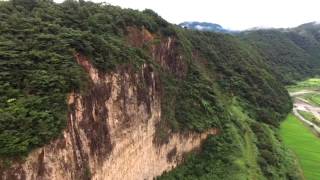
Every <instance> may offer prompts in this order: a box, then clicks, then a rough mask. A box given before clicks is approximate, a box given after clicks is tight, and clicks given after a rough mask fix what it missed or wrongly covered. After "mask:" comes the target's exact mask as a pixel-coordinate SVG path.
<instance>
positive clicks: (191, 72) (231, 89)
mask: <svg viewBox="0 0 320 180" xmlns="http://www.w3.org/2000/svg"><path fill="white" fill-rule="evenodd" d="M0 27H1V28H0V63H1V66H0V92H1V93H0V94H1V96H0V157H1V158H2V159H10V158H17V157H25V156H26V155H27V154H28V153H29V152H30V151H31V150H32V149H34V148H36V147H40V146H43V145H44V144H46V143H48V142H49V141H50V140H52V139H54V138H56V137H58V136H59V135H61V132H62V130H63V129H64V128H65V126H66V120H67V111H68V107H67V105H66V97H67V94H68V93H70V92H72V91H76V92H81V93H86V88H87V87H88V86H90V83H91V82H90V81H89V80H88V77H87V75H86V73H85V72H84V71H83V69H82V68H81V67H80V66H79V65H78V64H77V63H76V61H75V59H74V54H75V53H82V54H83V55H85V56H87V57H89V59H90V60H91V62H92V63H93V65H94V66H95V67H96V68H98V69H99V70H100V71H101V72H103V73H107V72H111V71H114V70H115V69H116V68H117V67H118V66H119V65H127V66H131V67H133V68H134V69H135V70H139V68H140V67H141V65H142V64H144V63H147V64H149V65H150V66H152V67H153V68H154V69H155V71H156V72H157V73H158V74H159V76H160V81H161V84H162V86H161V87H162V91H163V93H162V104H161V109H162V111H163V112H162V114H163V116H162V119H161V123H160V125H159V127H157V128H158V129H157V136H159V139H160V140H165V139H166V137H168V135H169V133H171V132H172V131H174V132H182V131H197V132H202V131H205V130H206V129H208V128H211V127H217V128H219V129H220V130H221V134H220V135H218V136H214V137H209V138H208V139H207V140H206V142H205V144H204V145H203V148H202V151H200V153H196V154H190V155H189V156H188V157H187V158H186V160H185V163H184V164H183V165H181V166H179V167H178V168H176V169H175V170H173V171H172V172H169V173H166V174H164V175H163V176H161V177H160V179H215V178H216V179H220V178H225V179H250V178H253V179H300V178H301V175H300V174H299V170H297V168H298V167H297V166H296V164H295V160H294V158H293V156H292V154H291V153H290V152H288V150H287V149H286V148H285V147H283V145H282V144H281V140H280V138H279V135H278V127H279V123H280V121H281V120H282V119H284V118H285V117H286V115H287V114H288V112H290V111H291V108H292V103H291V99H290V97H289V95H288V92H287V91H286V89H285V88H284V86H283V83H292V82H294V81H295V80H298V79H302V78H305V77H307V76H311V75H314V74H316V73H317V72H318V71H317V70H318V69H317V66H316V65H317V62H316V61H315V57H317V56H318V54H317V51H316V50H315V48H317V47H318V46H317V44H312V45H310V46H308V44H309V42H311V41H312V42H317V43H318V39H319V36H317V38H318V39H317V40H314V38H315V37H314V36H313V35H312V40H310V39H299V38H300V36H297V35H296V34H297V33H296V32H293V31H292V32H291V33H283V32H278V31H269V30H266V31H255V32H247V33H244V34H241V35H237V36H232V35H224V34H217V33H212V32H197V31H192V30H186V29H182V28H180V27H178V26H175V25H172V24H170V23H168V22H166V21H165V20H164V19H162V18H161V17H159V16H158V15H157V14H156V13H155V12H153V11H152V10H144V11H142V12H139V11H135V10H131V9H121V8H119V7H115V6H111V5H107V4H103V3H102V4H97V3H92V2H85V1H82V0H80V1H74V0H66V1H65V2H63V3H61V4H57V3H54V2H53V1H51V0H11V1H5V2H2V1H1V2H0ZM128 27H135V28H137V29H140V30H142V29H146V30H147V31H149V32H151V33H153V34H156V35H157V36H158V37H159V39H165V38H167V37H171V38H174V39H175V40H176V46H177V48H176V51H177V52H176V53H177V54H178V55H181V56H182V57H184V58H183V64H184V65H185V66H186V67H187V71H186V72H185V74H184V75H183V76H178V75H177V74H176V73H174V72H171V71H169V70H168V69H166V68H163V67H161V66H160V64H157V62H156V61H154V59H152V56H151V55H150V52H149V48H148V47H143V48H137V47H133V46H131V45H130V44H129V43H127V41H126V38H127V35H128V30H127V28H128ZM296 31H298V29H297V30H296ZM311 32H313V31H311V30H310V34H311ZM239 36H240V37H239ZM310 37H311V35H310ZM154 43H156V42H154ZM288 44H289V46H288ZM146 46H148V45H146ZM173 60H174V59H173ZM275 67H276V68H275ZM163 142H165V141H162V143H163Z"/></svg>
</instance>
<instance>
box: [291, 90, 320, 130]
mask: <svg viewBox="0 0 320 180" xmlns="http://www.w3.org/2000/svg"><path fill="white" fill-rule="evenodd" d="M308 93H319V92H316V91H309V90H302V91H298V92H294V93H290V96H291V97H293V98H294V99H293V100H294V103H293V114H294V115H295V116H297V117H298V118H299V119H300V120H301V121H302V122H303V123H305V124H307V125H309V126H310V127H311V128H312V129H313V130H314V131H315V132H316V133H317V134H320V127H319V126H317V125H316V124H314V123H313V122H311V121H309V120H307V119H305V118H304V117H303V116H302V115H301V114H300V113H299V110H301V111H306V112H310V113H312V114H313V115H314V116H315V117H316V118H317V119H319V120H320V107H318V106H314V105H312V104H311V103H309V102H308V101H307V100H305V99H303V98H302V97H300V96H301V95H303V94H308Z"/></svg>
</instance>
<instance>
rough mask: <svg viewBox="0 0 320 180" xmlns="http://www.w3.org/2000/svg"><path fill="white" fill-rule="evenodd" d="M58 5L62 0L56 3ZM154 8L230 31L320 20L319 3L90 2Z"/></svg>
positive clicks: (213, 0) (212, 0)
mask: <svg viewBox="0 0 320 180" xmlns="http://www.w3.org/2000/svg"><path fill="white" fill-rule="evenodd" d="M55 1H57V2H61V1H62V0H55ZM92 1H95V2H107V3H110V4H113V5H119V6H121V7H126V8H133V9H139V10H143V9H145V8H149V9H153V10H154V11H156V12H157V13H158V14H159V15H161V16H162V17H163V18H165V19H166V20H168V21H169V22H171V23H176V24H178V23H181V22H183V21H207V22H212V23H217V24H221V25H222V26H223V27H226V28H231V29H238V30H242V29H247V28H252V27H276V28H279V27H284V28H286V27H293V26H297V25H299V24H303V23H306V22H312V21H320V11H319V7H320V1H319V0H187V1H178V0H176V1H175V0H161V1H160V0H92Z"/></svg>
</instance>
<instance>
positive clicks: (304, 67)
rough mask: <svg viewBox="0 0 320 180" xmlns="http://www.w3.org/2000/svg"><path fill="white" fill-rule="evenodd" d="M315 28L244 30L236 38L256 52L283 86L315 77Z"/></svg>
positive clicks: (317, 55)
mask: <svg viewBox="0 0 320 180" xmlns="http://www.w3.org/2000/svg"><path fill="white" fill-rule="evenodd" d="M319 36H320V33H319V25H317V24H315V23H308V24H304V25H301V26H299V27H297V28H292V29H266V30H256V31H247V32H243V33H241V34H240V37H241V38H242V39H243V40H245V41H246V42H249V44H251V45H252V47H253V48H254V49H255V50H257V51H259V53H260V54H261V55H262V56H263V57H264V59H265V62H266V63H267V64H269V65H270V66H271V67H272V68H273V69H274V72H275V74H276V75H277V76H278V77H279V78H280V80H281V81H282V82H283V83H285V84H290V83H293V82H294V81H297V80H302V79H305V78H307V77H310V76H314V75H316V74H319V70H320V62H319V58H320V53H319V49H320V44H319V42H320V41H319V40H320V38H319Z"/></svg>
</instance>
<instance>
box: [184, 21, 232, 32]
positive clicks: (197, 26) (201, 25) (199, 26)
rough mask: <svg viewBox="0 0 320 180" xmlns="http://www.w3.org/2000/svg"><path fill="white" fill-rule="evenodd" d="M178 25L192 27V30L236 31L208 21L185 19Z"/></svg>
mask: <svg viewBox="0 0 320 180" xmlns="http://www.w3.org/2000/svg"><path fill="white" fill-rule="evenodd" d="M179 26H181V27H183V28H186V29H193V30H199V31H211V32H219V33H232V32H236V31H231V30H229V29H225V28H223V27H222V26H221V25H219V24H215V23H209V22H198V21H186V22H183V23H180V24H179Z"/></svg>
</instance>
